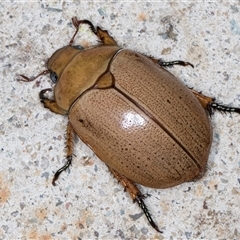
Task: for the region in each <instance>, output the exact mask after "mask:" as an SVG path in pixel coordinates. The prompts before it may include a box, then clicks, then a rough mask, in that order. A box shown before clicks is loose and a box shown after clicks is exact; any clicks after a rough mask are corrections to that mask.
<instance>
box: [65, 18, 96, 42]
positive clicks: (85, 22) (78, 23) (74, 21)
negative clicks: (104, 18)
mask: <svg viewBox="0 0 240 240" xmlns="http://www.w3.org/2000/svg"><path fill="white" fill-rule="evenodd" d="M72 23H73V25H74V27H75V28H76V31H75V33H74V35H73V36H72V38H71V40H70V42H69V45H70V46H72V44H73V41H74V38H75V36H76V35H77V33H78V30H79V26H80V25H81V24H87V25H88V26H89V28H90V29H91V31H92V32H93V33H94V34H95V35H98V33H97V30H96V28H95V27H94V26H93V24H92V23H91V22H90V21H89V20H86V19H84V20H78V19H77V17H73V18H72Z"/></svg>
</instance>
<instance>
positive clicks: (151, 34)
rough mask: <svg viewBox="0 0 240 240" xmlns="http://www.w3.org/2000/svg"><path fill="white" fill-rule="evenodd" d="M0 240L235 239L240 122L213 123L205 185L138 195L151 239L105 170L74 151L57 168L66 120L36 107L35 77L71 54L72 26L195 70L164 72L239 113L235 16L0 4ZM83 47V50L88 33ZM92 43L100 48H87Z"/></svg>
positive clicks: (133, 5) (105, 5)
mask: <svg viewBox="0 0 240 240" xmlns="http://www.w3.org/2000/svg"><path fill="white" fill-rule="evenodd" d="M0 7H1V13H0V16H1V18H0V24H1V30H0V40H1V46H0V48H1V51H0V59H1V68H0V69H1V70H0V71H1V74H0V76H1V88H0V94H1V99H2V101H1V103H0V107H1V123H0V134H1V135H0V137H1V151H0V154H1V156H0V161H1V164H0V207H1V211H0V213H1V214H0V219H1V220H0V239H142V240H143V239H238V238H239V237H240V227H239V226H240V211H239V209H240V201H239V198H240V160H239V159H240V158H239V145H240V127H239V126H240V116H239V115H237V114H231V115H222V114H220V113H216V114H214V115H213V117H212V119H211V122H212V126H213V144H212V148H211V153H210V156H209V162H208V170H207V173H206V174H205V176H204V177H203V178H202V179H201V180H199V181H197V182H194V183H192V182H191V183H184V184H182V185H180V186H177V187H174V188H170V189H164V190H161V189H150V188H145V187H141V186H140V189H141V190H142V191H143V192H144V193H149V194H151V197H148V198H147V199H146V204H147V205H148V207H149V210H150V211H151V213H152V215H153V218H154V220H155V221H156V223H157V224H158V225H159V226H160V228H161V230H163V231H164V233H163V234H162V235H161V234H158V233H156V231H155V230H154V229H152V228H151V227H150V226H149V224H148V223H147V221H146V218H145V217H144V216H143V215H142V213H141V210H140V209H139V207H138V206H137V205H136V204H133V203H132V200H131V199H130V198H129V196H128V194H127V193H126V192H124V191H123V189H122V187H121V186H120V185H119V184H118V183H117V181H116V180H114V179H113V177H112V176H111V175H110V174H109V172H108V170H107V168H106V166H105V165H104V164H103V162H101V161H100V160H99V159H98V158H97V157H96V156H95V155H94V153H93V152H92V151H91V150H90V149H89V148H88V147H87V146H85V145H84V144H83V143H82V142H81V141H80V140H76V147H75V151H74V153H75V155H76V157H74V161H73V164H72V167H71V168H70V170H69V171H67V172H65V173H63V174H62V175H61V177H60V179H59V181H58V182H57V183H58V185H57V186H56V187H53V186H52V184H51V180H52V177H53V174H54V172H55V171H56V170H57V169H58V168H59V167H61V166H62V165H63V163H64V156H65V148H64V147H65V145H64V144H65V138H64V134H65V130H66V123H67V119H66V118H64V117H62V116H60V115H56V114H53V113H51V112H49V111H48V110H47V109H44V108H43V107H42V106H41V104H40V102H39V99H38V93H39V91H40V90H41V89H43V88H48V87H50V86H51V83H50V80H49V78H48V77H47V76H44V77H41V78H40V79H38V81H35V82H31V83H23V82H17V81H16V78H17V74H25V75H28V76H33V75H36V74H38V73H39V72H41V71H42V70H44V69H45V62H46V60H47V59H48V58H49V57H50V56H51V54H52V53H53V52H54V51H55V50H56V49H58V48H60V47H62V46H64V45H66V44H67V43H68V42H69V39H70V38H71V36H72V34H73V32H74V29H73V28H72V25H71V17H73V16H77V17H78V18H80V19H81V18H84V19H90V20H91V21H92V22H93V23H94V24H96V25H99V26H101V27H103V28H105V29H107V30H109V32H110V34H111V35H113V36H114V38H115V39H116V40H117V41H118V43H119V45H120V46H122V47H127V48H129V49H133V50H136V51H139V52H142V53H144V54H148V55H152V56H154V57H159V58H163V59H164V60H167V61H168V60H176V59H182V60H187V61H189V62H191V63H193V64H194V65H195V68H194V69H192V68H190V67H186V68H183V67H180V66H179V67H178V66H176V67H174V68H172V69H170V71H171V72H172V73H174V74H175V75H177V76H178V77H179V78H180V79H181V80H182V81H183V82H184V83H185V84H187V85H188V86H189V87H194V89H195V90H198V91H203V93H204V94H207V95H210V96H214V97H216V98H217V99H218V100H219V101H220V102H224V103H226V104H229V105H232V106H233V105H234V106H238V107H240V94H239V93H240V76H239V56H240V47H239V46H240V45H239V41H240V14H239V11H240V4H239V1H231V2H228V1H226V2H223V1H219V2H217V3H214V2H212V3H208V2H205V1H203V2H193V1H189V2H186V1H185V2H177V1H176V2H172V1H171V3H167V2H164V1H161V2H141V1H131V2H130V1H129V2H121V1H115V2H110V1H98V2H93V1H92V2H89V1H78V2H74V3H71V2H64V1H58V2H48V3H47V2H22V3H19V2H16V1H11V3H10V2H1V3H0ZM80 32H81V34H82V35H83V36H84V38H81V39H79V42H80V43H81V44H82V45H84V46H87V45H89V44H90V41H89V38H90V36H91V33H90V32H89V31H87V28H83V29H82V30H81V31H80ZM91 41H95V39H92V40H91Z"/></svg>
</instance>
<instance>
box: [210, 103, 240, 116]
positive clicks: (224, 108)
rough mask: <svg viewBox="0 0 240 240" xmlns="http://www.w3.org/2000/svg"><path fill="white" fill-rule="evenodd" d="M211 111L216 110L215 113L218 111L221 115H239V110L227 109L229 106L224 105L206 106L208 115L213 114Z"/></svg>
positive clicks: (212, 104)
mask: <svg viewBox="0 0 240 240" xmlns="http://www.w3.org/2000/svg"><path fill="white" fill-rule="evenodd" d="M213 110H217V111H220V112H223V113H227V112H230V113H231V112H235V113H240V108H235V107H229V106H226V105H222V104H218V103H215V102H211V103H209V105H208V111H209V114H210V115H212V114H213Z"/></svg>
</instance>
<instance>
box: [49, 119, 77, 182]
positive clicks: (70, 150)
mask: <svg viewBox="0 0 240 240" xmlns="http://www.w3.org/2000/svg"><path fill="white" fill-rule="evenodd" d="M74 134H75V132H74V130H73V127H72V125H71V124H70V123H68V125H67V134H66V135H67V146H66V147H67V162H66V163H65V165H64V166H63V167H61V168H59V169H58V170H57V172H56V173H55V174H54V177H53V180H52V184H53V185H54V186H56V183H55V182H56V181H57V179H58V177H59V175H60V174H61V173H62V172H63V171H65V170H67V169H68V168H69V167H70V166H71V163H72V157H73V139H74Z"/></svg>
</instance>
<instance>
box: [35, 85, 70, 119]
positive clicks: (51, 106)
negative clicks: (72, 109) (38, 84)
mask: <svg viewBox="0 0 240 240" xmlns="http://www.w3.org/2000/svg"><path fill="white" fill-rule="evenodd" d="M49 91H52V89H51V88H46V89H43V90H41V91H40V93H39V98H40V99H41V103H43V105H44V107H45V108H48V109H49V110H50V111H52V112H54V113H57V114H61V115H65V114H67V112H66V111H65V110H63V109H62V108H60V107H59V106H58V105H57V103H56V102H55V101H54V100H51V99H48V98H46V97H45V96H44V94H45V93H46V92H49Z"/></svg>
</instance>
